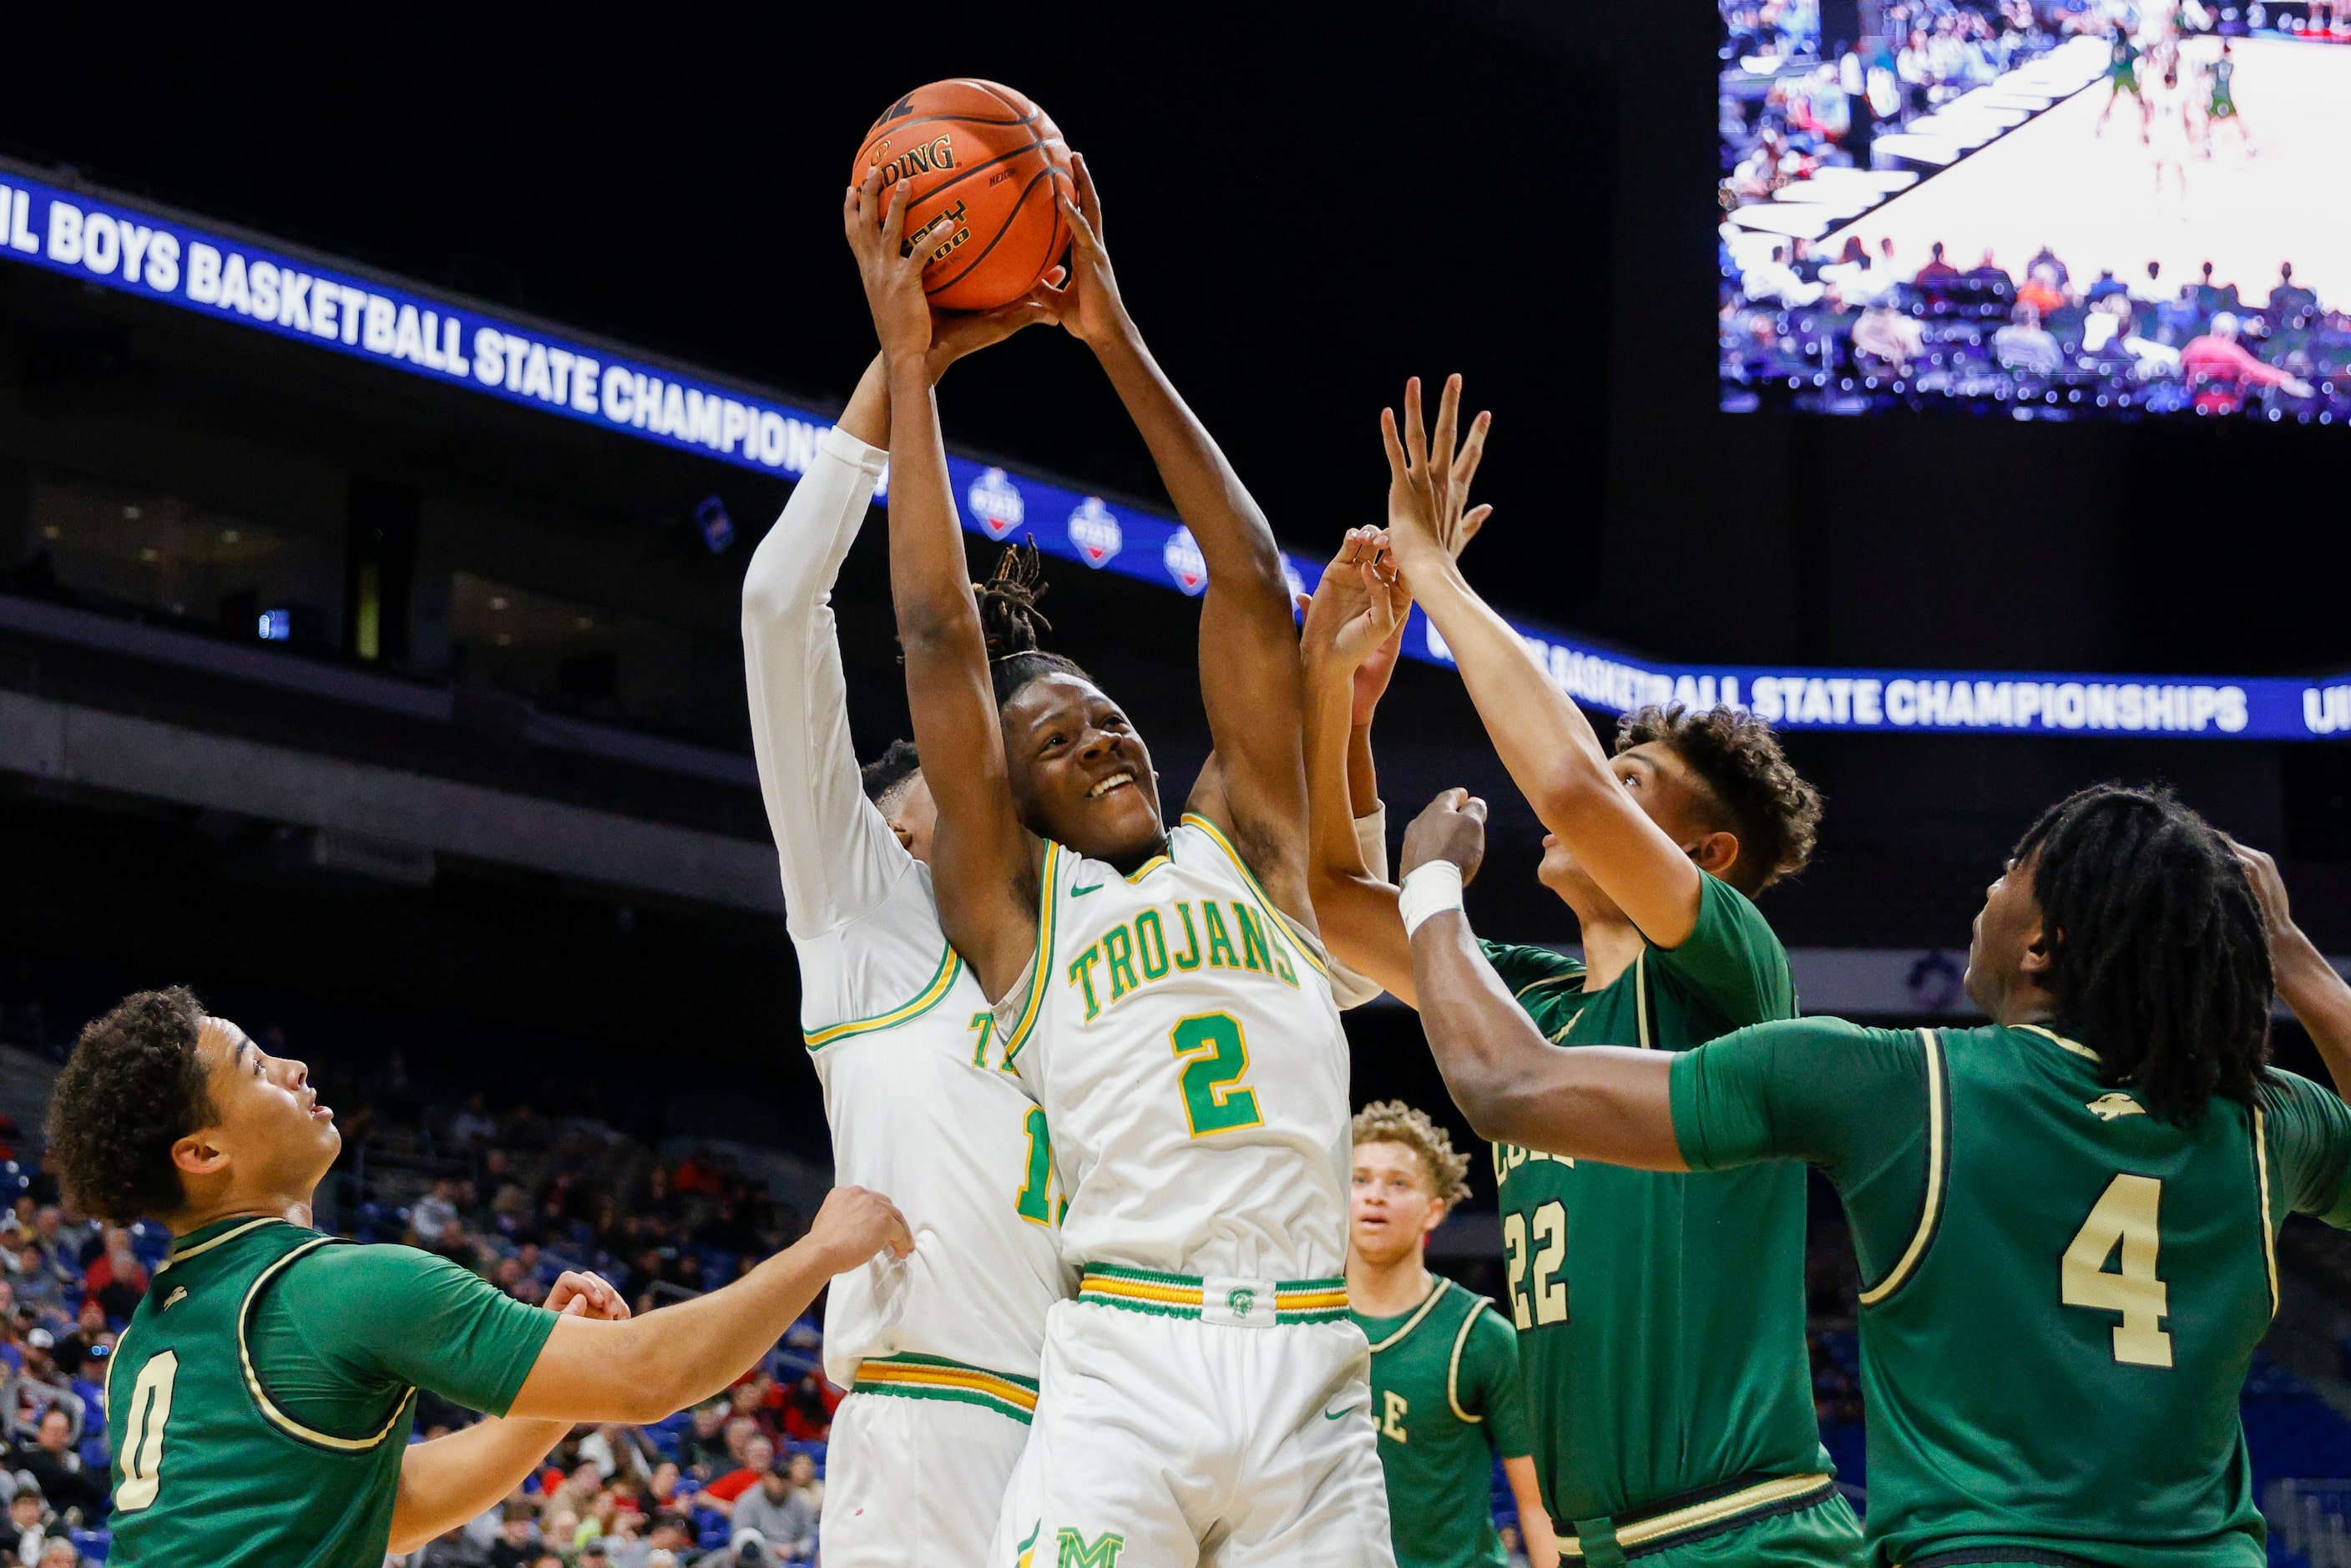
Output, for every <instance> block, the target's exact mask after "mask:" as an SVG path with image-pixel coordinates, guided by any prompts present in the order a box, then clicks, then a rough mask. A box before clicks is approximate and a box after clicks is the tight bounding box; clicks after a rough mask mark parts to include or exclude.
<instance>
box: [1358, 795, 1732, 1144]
mask: <svg viewBox="0 0 2351 1568" xmlns="http://www.w3.org/2000/svg"><path fill="white" fill-rule="evenodd" d="M1485 853H1486V803H1485V802H1484V801H1483V800H1476V799H1474V798H1472V797H1471V796H1469V795H1468V792H1466V791H1464V790H1460V789H1447V791H1446V792H1445V793H1444V794H1442V795H1439V796H1438V797H1437V799H1436V800H1433V801H1431V802H1430V803H1429V806H1428V809H1427V810H1425V811H1423V812H1421V814H1420V815H1419V816H1418V817H1416V818H1415V819H1414V821H1413V824H1412V827H1411V828H1410V829H1409V830H1408V831H1406V832H1405V839H1404V862H1403V863H1404V891H1403V904H1404V919H1405V925H1406V926H1407V928H1409V930H1410V932H1411V935H1412V969H1413V982H1414V987H1415V988H1416V991H1417V993H1418V997H1419V1002H1418V1005H1419V1008H1420V1022H1421V1028H1422V1029H1423V1030H1426V1033H1427V1035H1428V1048H1429V1051H1431V1052H1432V1053H1433V1054H1434V1055H1435V1056H1436V1058H1437V1070H1438V1071H1440V1072H1442V1073H1443V1074H1444V1075H1445V1088H1446V1092H1447V1093H1449V1094H1451V1095H1452V1096H1453V1103H1455V1104H1457V1105H1458V1106H1460V1107H1461V1113H1462V1114H1463V1115H1466V1116H1468V1118H1469V1125H1470V1127H1471V1128H1472V1129H1473V1130H1475V1131H1476V1133H1477V1134H1478V1135H1479V1137H1481V1138H1488V1139H1491V1140H1492V1141H1494V1142H1496V1143H1506V1144H1519V1145H1524V1146H1526V1147H1528V1148H1532V1149H1541V1150H1544V1151H1546V1152H1548V1153H1552V1154H1559V1155H1568V1156H1570V1157H1571V1158H1575V1159H1589V1160H1600V1161H1604V1162H1605V1163H1607V1164H1609V1165H1613V1166H1633V1167H1635V1169H1639V1170H1652V1171H1678V1170H1687V1168H1688V1166H1687V1162H1685V1161H1684V1160H1683V1158H1682V1154H1681V1149H1680V1147H1679V1145H1677V1144H1676V1142H1675V1140H1674V1110H1673V1092H1672V1084H1671V1071H1672V1067H1673V1061H1674V1053H1672V1052H1668V1051H1635V1050H1630V1049H1627V1048H1624V1047H1618V1046H1604V1045H1587V1046H1582V1047H1579V1048H1578V1049H1576V1050H1574V1051H1562V1050H1560V1049H1559V1048H1557V1047H1555V1046H1553V1045H1552V1043H1551V1042H1550V1041H1549V1040H1545V1039H1543V1037H1542V1033H1541V1030H1537V1029H1536V1028H1535V1026H1534V1020H1533V1019H1530V1018H1529V1017H1527V1015H1526V1009H1523V1008H1521V1007H1520V1006H1519V1004H1518V1002H1517V1000H1516V999H1515V998H1512V997H1511V995H1510V989H1509V988H1508V987H1506V986H1504V985H1503V984H1502V981H1501V978H1500V977H1499V976H1498V975H1496V974H1495V973H1494V967H1493V966H1492V965H1491V964H1489V963H1488V962H1487V961H1486V955H1485V953H1484V952H1483V951H1482V950H1481V949H1480V948H1479V946H1478V937H1477V934H1476V933H1475V932H1473V931H1471V930H1470V929H1469V921H1468V916H1467V915H1464V914H1463V913H1462V911H1461V891H1460V890H1461V884H1462V883H1463V882H1465V881H1466V880H1468V878H1469V877H1471V876H1473V875H1475V874H1476V873H1477V870H1478V862H1479V861H1480V860H1482V859H1483V858H1484V857H1485Z"/></svg>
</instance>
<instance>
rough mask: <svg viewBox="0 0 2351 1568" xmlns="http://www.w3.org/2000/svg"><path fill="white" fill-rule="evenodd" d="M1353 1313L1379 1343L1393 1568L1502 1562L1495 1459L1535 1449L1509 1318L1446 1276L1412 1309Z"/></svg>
mask: <svg viewBox="0 0 2351 1568" xmlns="http://www.w3.org/2000/svg"><path fill="white" fill-rule="evenodd" d="M1347 1315H1348V1316H1349V1317H1352V1318H1353V1319H1354V1320H1355V1326H1356V1327H1358V1328H1360V1329H1362V1330H1363V1331H1364V1338H1365V1339H1368V1340H1370V1341H1371V1342H1372V1419H1373V1420H1374V1422H1375V1423H1376V1424H1377V1425H1378V1427H1379V1433H1380V1468H1381V1469H1383V1470H1384V1471H1385V1472H1386V1473H1387V1483H1388V1528H1389V1532H1390V1535H1391V1536H1392V1538H1393V1539H1394V1542H1395V1560H1396V1568H1479V1565H1482V1564H1489V1563H1490V1564H1494V1565H1495V1568H1499V1565H1500V1564H1501V1563H1503V1562H1504V1560H1505V1558H1504V1553H1503V1552H1502V1542H1501V1538H1500V1537H1499V1535H1497V1534H1495V1532H1494V1508H1493V1486H1494V1461H1495V1460H1496V1459H1497V1458H1504V1459H1515V1458H1520V1457H1521V1456H1522V1455H1524V1454H1525V1453H1526V1452H1527V1416H1526V1399H1525V1396H1524V1395H1523V1394H1522V1393H1521V1391H1520V1385H1519V1352H1518V1345H1517V1343H1516V1338H1515V1336H1514V1335H1513V1334H1512V1333H1511V1331H1510V1324H1509V1323H1506V1322H1503V1321H1502V1320H1501V1318H1499V1316H1497V1315H1496V1314H1495V1312H1494V1310H1493V1308H1492V1306H1491V1305H1490V1304H1489V1302H1488V1301H1487V1300H1486V1298H1485V1297H1483V1296H1479V1295H1474V1294H1472V1293H1471V1292H1469V1291H1466V1290H1463V1289H1462V1288H1461V1287H1460V1286H1459V1285H1457V1284H1455V1283H1454V1282H1453V1281H1450V1280H1446V1279H1442V1278H1439V1279H1438V1280H1437V1282H1436V1284H1435V1286H1434V1287H1432V1288H1431V1289H1430V1291H1429V1292H1428V1294H1427V1295H1426V1297H1424V1298H1422V1300H1421V1303H1420V1305H1418V1306H1416V1307H1415V1308H1414V1309H1413V1310H1412V1311H1410V1312H1405V1313H1401V1314H1399V1315H1398V1316H1395V1317H1391V1318H1367V1317H1364V1316H1363V1315H1362V1314H1361V1313H1358V1312H1349V1313H1348V1314H1347Z"/></svg>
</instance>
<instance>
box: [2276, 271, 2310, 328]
mask: <svg viewBox="0 0 2351 1568" xmlns="http://www.w3.org/2000/svg"><path fill="white" fill-rule="evenodd" d="M2317 309H2318V295H2317V292H2316V291H2315V290H2314V289H2308V288H2304V287H2302V286H2301V285H2300V284H2298V283H2296V282H2295V281H2294V263H2292V262H2290V261H2284V262H2280V263H2279V264H2278V280H2277V287H2275V288H2273V289H2271V290H2270V303H2269V318H2270V321H2271V323H2272V324H2273V325H2274V326H2283V325H2285V324H2286V323H2287V322H2289V321H2293V320H2294V319H2296V318H2298V317H2302V316H2307V315H2313V314H2315V313H2316V311H2317Z"/></svg>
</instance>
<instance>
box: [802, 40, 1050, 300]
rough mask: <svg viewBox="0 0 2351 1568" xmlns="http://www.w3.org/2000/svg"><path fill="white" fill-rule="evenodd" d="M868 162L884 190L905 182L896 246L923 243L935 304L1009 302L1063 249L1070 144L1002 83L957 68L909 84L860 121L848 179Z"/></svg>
mask: <svg viewBox="0 0 2351 1568" xmlns="http://www.w3.org/2000/svg"><path fill="white" fill-rule="evenodd" d="M877 168H878V169H880V170H881V171H882V182H883V186H882V188H883V190H884V191H885V192H886V191H887V190H889V188H890V187H891V186H893V185H895V184H896V183H898V182H900V181H901V180H906V181H911V182H913V187H914V193H913V194H912V195H911V196H910V197H909V198H908V202H907V207H906V244H907V249H908V253H909V254H912V253H913V251H914V250H915V249H917V248H920V249H922V250H924V251H925V252H926V253H927V255H928V259H927V260H926V261H925V263H924V265H923V292H924V293H925V294H927V295H929V296H930V299H931V303H932V304H934V305H935V306H937V307H939V308H941V309H943V310H992V309H994V308H996V307H998V306H999V305H1009V304H1010V303H1011V302H1012V301H1014V300H1015V299H1018V298H1020V297H1021V296H1022V295H1024V294H1026V293H1028V292H1029V289H1031V288H1033V287H1036V285H1037V280H1038V279H1039V278H1040V277H1044V275H1045V269H1046V268H1048V267H1051V266H1052V265H1053V264H1054V263H1056V262H1058V261H1060V260H1061V255H1062V253H1063V252H1064V251H1066V250H1068V249H1069V246H1070V225H1068V223H1067V222H1065V221H1064V220H1063V218H1062V216H1061V203H1060V201H1059V200H1057V199H1056V197H1055V193H1054V190H1055V186H1056V185H1057V184H1058V183H1065V182H1067V181H1068V180H1069V178H1070V149H1069V144H1068V143H1067V142H1065V141H1062V140H1061V128H1060V127H1058V126H1056V125H1055V124H1054V123H1053V121H1052V120H1051V118H1050V116H1048V115H1047V114H1046V113H1045V111H1044V110H1041V109H1040V108H1038V107H1037V106H1036V105H1035V104H1033V103H1031V102H1029V99H1026V98H1024V97H1022V96H1021V95H1020V94H1019V93H1018V92H1015V91H1014V90H1013V89H1010V88H1008V87H1005V86H1002V85H1001V84H999V83H997V82H992V81H981V80H979V79H977V78H972V77H965V78H957V79H956V80H954V81H935V82H933V83H931V84H930V85H929V86H928V87H918V88H916V89H914V91H912V92H910V93H908V94H907V95H906V96H905V97H904V98H902V99H899V100H898V101H897V102H895V103H893V104H892V105H891V106H890V108H889V110H887V111H886V112H885V113H884V114H883V116H882V118H881V119H879V120H875V121H874V122H873V129H872V130H871V131H867V132H866V133H865V145H864V146H862V147H861V148H859V149H858V150H857V162H856V163H855V164H854V166H852V169H851V170H850V175H849V178H850V183H852V184H861V183H863V182H864V179H865V176H866V174H867V172H869V171H871V170H873V169H877Z"/></svg>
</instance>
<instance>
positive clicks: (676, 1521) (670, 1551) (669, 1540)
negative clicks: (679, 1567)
mask: <svg viewBox="0 0 2351 1568" xmlns="http://www.w3.org/2000/svg"><path fill="white" fill-rule="evenodd" d="M694 1541H695V1535H694V1526H693V1525H691V1524H689V1523H688V1522H687V1521H684V1519H681V1518H679V1517H678V1516H677V1515H676V1514H674V1513H664V1514H656V1515H655V1516H654V1517H653V1520H652V1521H651V1523H650V1525H649V1527H648V1528H647V1530H646V1531H645V1533H644V1534H643V1536H641V1537H640V1538H639V1539H638V1540H636V1541H635V1542H631V1543H630V1544H629V1545H627V1546H623V1547H622V1548H621V1549H620V1550H618V1551H617V1552H614V1553H613V1554H612V1568H671V1565H674V1564H675V1563H678V1562H680V1561H682V1560H683V1558H684V1554H685V1553H686V1552H691V1551H693V1550H694ZM664 1560H666V1563H664Z"/></svg>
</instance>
